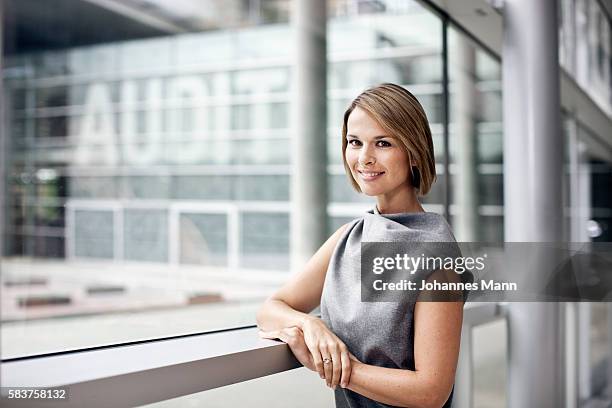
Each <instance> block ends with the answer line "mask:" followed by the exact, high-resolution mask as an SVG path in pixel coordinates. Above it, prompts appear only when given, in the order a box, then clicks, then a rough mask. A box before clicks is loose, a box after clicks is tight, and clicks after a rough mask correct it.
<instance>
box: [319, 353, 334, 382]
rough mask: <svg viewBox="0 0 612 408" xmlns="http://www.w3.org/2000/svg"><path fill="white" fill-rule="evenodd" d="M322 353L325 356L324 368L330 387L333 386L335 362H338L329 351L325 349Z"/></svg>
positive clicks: (326, 380)
mask: <svg viewBox="0 0 612 408" xmlns="http://www.w3.org/2000/svg"><path fill="white" fill-rule="evenodd" d="M321 355H322V356H323V369H324V371H325V383H326V384H327V386H328V387H331V386H332V384H331V382H332V378H333V373H334V364H337V363H336V362H335V361H334V360H333V357H332V355H331V354H330V353H329V351H323V353H321Z"/></svg>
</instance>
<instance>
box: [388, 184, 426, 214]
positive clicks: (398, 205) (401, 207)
mask: <svg viewBox="0 0 612 408" xmlns="http://www.w3.org/2000/svg"><path fill="white" fill-rule="evenodd" d="M376 207H377V208H378V212H379V213H380V214H397V213H419V212H425V210H424V209H423V207H422V206H421V203H420V202H419V199H418V197H417V194H416V190H415V189H413V188H410V189H407V190H404V191H402V192H400V193H399V194H395V195H393V196H391V195H390V194H384V195H380V196H377V197H376Z"/></svg>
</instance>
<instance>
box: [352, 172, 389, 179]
mask: <svg viewBox="0 0 612 408" xmlns="http://www.w3.org/2000/svg"><path fill="white" fill-rule="evenodd" d="M357 172H358V173H359V176H360V177H361V179H362V180H364V181H373V180H376V179H377V178H379V177H380V176H382V175H383V174H385V172H384V171H359V170H358V171H357Z"/></svg>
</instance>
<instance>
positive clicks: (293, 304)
mask: <svg viewBox="0 0 612 408" xmlns="http://www.w3.org/2000/svg"><path fill="white" fill-rule="evenodd" d="M346 227H347V225H346V224H345V225H343V226H341V227H340V228H339V229H338V230H337V231H336V232H335V233H334V234H333V235H332V236H331V237H329V239H328V240H327V241H325V243H324V244H323V245H322V246H321V248H319V250H318V251H317V252H316V253H315V254H314V255H313V256H312V258H310V260H309V261H308V262H307V263H306V266H304V268H303V269H302V270H301V271H300V272H299V273H298V274H296V275H295V276H293V277H292V278H291V279H290V280H289V281H288V282H287V283H286V284H285V285H284V286H282V287H281V288H280V289H279V290H278V291H277V292H276V293H274V294H273V295H272V296H270V297H269V298H268V299H267V300H266V301H265V302H264V304H263V305H262V306H261V307H260V308H259V311H258V312H257V325H258V326H259V328H260V329H261V330H263V331H275V330H281V329H283V328H287V327H294V326H296V327H299V328H303V326H304V323H305V322H306V320H307V319H309V318H312V316H310V315H309V314H308V313H310V312H311V311H312V310H313V309H314V308H315V307H317V306H318V305H319V303H321V293H322V292H323V283H324V282H325V275H326V273H327V267H328V265H329V260H330V259H331V256H332V252H333V251H334V248H335V247H336V244H337V243H338V240H339V239H340V236H341V235H342V233H343V232H344V230H345V229H346Z"/></svg>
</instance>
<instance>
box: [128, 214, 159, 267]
mask: <svg viewBox="0 0 612 408" xmlns="http://www.w3.org/2000/svg"><path fill="white" fill-rule="evenodd" d="M123 218H124V221H123V222H124V223H125V224H124V225H125V227H124V236H125V238H124V239H125V250H124V251H125V253H124V258H125V259H127V260H132V261H147V262H167V261H168V216H167V214H166V211H161V210H126V211H124V213H123Z"/></svg>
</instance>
